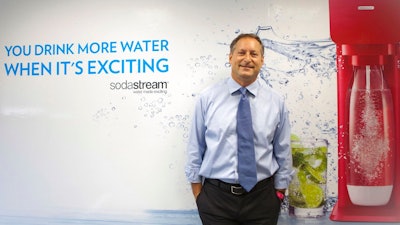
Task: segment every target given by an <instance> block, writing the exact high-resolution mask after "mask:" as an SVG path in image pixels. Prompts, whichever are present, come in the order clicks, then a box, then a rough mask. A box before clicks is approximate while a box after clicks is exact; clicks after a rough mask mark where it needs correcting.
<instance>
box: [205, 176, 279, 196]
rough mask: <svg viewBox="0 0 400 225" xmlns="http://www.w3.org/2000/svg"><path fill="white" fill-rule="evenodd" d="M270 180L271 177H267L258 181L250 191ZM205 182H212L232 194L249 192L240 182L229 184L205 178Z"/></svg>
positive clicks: (261, 186) (259, 187)
mask: <svg viewBox="0 0 400 225" xmlns="http://www.w3.org/2000/svg"><path fill="white" fill-rule="evenodd" d="M270 181H272V177H268V178H266V179H264V180H262V181H260V182H258V183H257V184H256V185H255V186H254V188H253V189H251V191H250V192H253V191H257V190H258V189H261V188H263V187H265V186H266V185H267V184H268V182H270ZM205 182H207V183H209V184H212V185H214V186H216V187H219V188H220V189H221V190H223V191H225V192H228V193H231V194H234V195H244V194H246V193H249V192H247V191H246V189H244V188H243V187H242V186H241V185H240V184H230V183H226V182H224V181H221V180H218V179H208V178H207V179H205Z"/></svg>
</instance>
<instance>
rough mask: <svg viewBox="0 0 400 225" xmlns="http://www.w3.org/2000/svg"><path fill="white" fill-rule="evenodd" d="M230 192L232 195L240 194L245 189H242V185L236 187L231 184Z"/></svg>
mask: <svg viewBox="0 0 400 225" xmlns="http://www.w3.org/2000/svg"><path fill="white" fill-rule="evenodd" d="M231 193H232V194H234V195H242V194H244V193H246V191H245V190H244V188H242V187H236V186H233V185H232V186H231Z"/></svg>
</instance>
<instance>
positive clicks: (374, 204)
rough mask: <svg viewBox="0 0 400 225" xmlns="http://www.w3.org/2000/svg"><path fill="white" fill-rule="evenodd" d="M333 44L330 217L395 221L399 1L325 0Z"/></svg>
mask: <svg viewBox="0 0 400 225" xmlns="http://www.w3.org/2000/svg"><path fill="white" fill-rule="evenodd" d="M329 13H330V33H331V38H332V40H333V42H335V44H336V56H337V58H336V63H337V88H338V92H337V98H338V99H337V102H338V200H337V203H336V205H335V206H334V208H333V211H332V213H331V215H330V219H331V220H334V221H358V222H400V1H398V0H329Z"/></svg>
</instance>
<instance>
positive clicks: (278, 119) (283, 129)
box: [185, 34, 293, 225]
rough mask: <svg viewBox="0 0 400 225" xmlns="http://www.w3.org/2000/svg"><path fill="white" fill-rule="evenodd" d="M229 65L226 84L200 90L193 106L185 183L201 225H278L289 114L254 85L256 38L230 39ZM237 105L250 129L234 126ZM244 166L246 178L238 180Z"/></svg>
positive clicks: (288, 159) (260, 56) (260, 84)
mask: <svg viewBox="0 0 400 225" xmlns="http://www.w3.org/2000/svg"><path fill="white" fill-rule="evenodd" d="M229 62H230V64H231V77H229V78H226V79H224V80H222V81H220V82H219V83H217V84H214V85H213V86H211V87H209V88H207V89H206V90H204V91H203V92H202V93H201V94H200V96H199V99H198V101H197V103H196V107H195V114H194V118H193V124H192V129H191V134H190V137H189V143H188V149H187V156H188V161H187V165H186V169H185V172H186V176H187V178H188V180H189V182H190V183H191V186H192V191H193V195H194V197H195V199H196V203H197V207H198V211H199V215H200V218H201V220H202V222H203V224H204V225H252V224H265V225H271V224H277V221H278V217H279V212H280V206H281V201H282V199H283V197H284V193H285V191H286V188H287V187H288V186H289V182H290V180H291V178H292V176H293V170H292V156H291V150H290V125H289V119H288V111H287V109H286V106H285V104H284V100H283V98H282V97H281V96H280V95H278V94H277V93H276V92H275V91H273V90H272V89H271V88H270V87H269V86H268V85H267V84H266V83H265V82H264V81H262V80H260V79H258V74H259V72H260V69H261V67H262V65H263V63H264V46H263V44H262V42H261V40H260V38H259V37H258V36H257V35H254V34H241V35H239V36H238V37H236V38H235V39H234V40H233V41H232V43H231V45H230V54H229ZM241 87H243V88H242V89H243V90H244V91H243V92H241V91H239V90H240V89H241ZM244 88H246V89H247V90H246V89H244ZM242 99H245V100H243V101H247V102H248V103H247V104H248V105H250V111H251V112H248V113H247V114H248V115H250V128H249V129H248V128H244V125H242V124H240V123H241V122H239V120H242V119H239V111H240V110H239V108H241V107H242V106H241V105H243V104H245V103H239V102H241V101H242ZM246 99H247V100H246ZM241 110H242V109H241ZM240 114H243V113H241V112H240ZM237 116H238V117H237ZM248 123H249V122H248ZM246 129H247V130H246ZM242 130H246V132H245V133H244V134H239V133H242V132H241V131H242ZM243 136H250V137H249V140H242V139H241V138H243ZM248 144H249V145H248ZM243 146H244V150H241V149H243ZM241 152H245V153H241ZM249 153H251V154H252V155H251V156H250V157H248V156H244V155H243V154H249ZM245 157H247V160H248V161H247V162H246V163H241V161H242V158H245ZM249 159H250V160H249ZM253 161H254V162H253ZM252 163H254V166H250V164H252ZM247 166H248V167H249V168H250V169H249V172H247V174H250V175H248V177H250V178H245V177H246V176H247V175H241V174H243V172H241V170H242V169H241V168H243V167H247ZM246 179H247V181H249V182H250V183H251V184H248V183H246V184H245V182H247V181H245V182H244V181H243V180H246Z"/></svg>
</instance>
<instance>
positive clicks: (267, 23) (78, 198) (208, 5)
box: [0, 0, 337, 215]
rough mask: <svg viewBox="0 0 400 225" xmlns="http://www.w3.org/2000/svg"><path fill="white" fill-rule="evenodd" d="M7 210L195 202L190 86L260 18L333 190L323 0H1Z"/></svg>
mask: <svg viewBox="0 0 400 225" xmlns="http://www.w3.org/2000/svg"><path fill="white" fill-rule="evenodd" d="M0 29H1V32H0V59H1V66H0V214H2V215H54V214H57V215H59V214H61V215H64V214H66V215H68V214H70V213H81V214H85V213H87V214H100V215H116V214H118V215H119V214H123V215H132V214H133V212H141V211H146V210H168V211H185V210H194V209H195V208H196V207H195V204H194V201H193V197H192V195H191V190H190V185H189V184H188V183H187V182H186V178H185V176H184V168H183V167H184V163H185V147H186V142H187V137H188V130H189V127H190V122H191V118H192V112H193V109H194V108H193V106H194V102H195V99H196V95H197V93H198V92H199V91H201V90H202V89H203V88H205V87H206V86H207V85H209V84H211V83H213V82H216V81H217V80H219V79H222V78H224V77H227V76H229V75H230V74H229V72H230V68H229V64H228V52H229V44H230V42H231V40H232V39H233V38H234V37H236V36H237V35H238V34H239V33H242V32H257V33H258V34H259V35H260V37H261V38H262V40H263V42H264V44H265V46H266V49H265V51H266V57H265V65H264V67H263V70H262V72H261V74H260V79H263V80H265V82H267V83H269V84H270V85H271V86H272V87H273V88H275V89H276V90H278V91H279V92H280V93H282V94H283V95H284V96H285V98H286V100H287V105H288V107H289V109H290V117H291V124H292V131H293V133H295V134H296V135H298V136H300V137H317V138H324V139H327V140H328V142H329V144H330V145H329V155H328V157H329V158H328V159H329V165H328V173H329V174H328V196H331V197H335V195H336V191H337V190H336V185H337V184H336V170H335V168H336V160H337V159H336V158H335V157H336V155H337V153H336V131H337V128H336V77H335V75H336V73H335V61H334V55H335V47H334V44H333V43H332V42H331V41H330V39H329V22H328V2H327V1H320V0H312V1H310V0H302V1H295V2H292V1H290V0H284V1H282V0H256V1H245V0H236V1H229V0H224V1H211V0H206V1H183V0H167V1H162V0H148V1H128V0H126V1H124V0H118V1H108V0H100V1H89V0H86V1H75V0H73V1H61V0H56V1H53V0H52V1H50V0H36V1H22V0H17V1H14V0H13V1H11V0H0Z"/></svg>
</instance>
